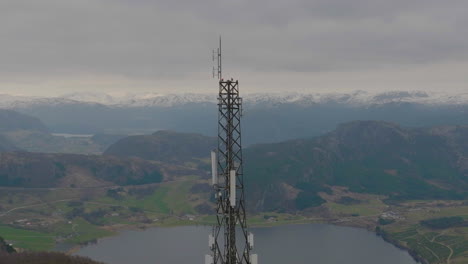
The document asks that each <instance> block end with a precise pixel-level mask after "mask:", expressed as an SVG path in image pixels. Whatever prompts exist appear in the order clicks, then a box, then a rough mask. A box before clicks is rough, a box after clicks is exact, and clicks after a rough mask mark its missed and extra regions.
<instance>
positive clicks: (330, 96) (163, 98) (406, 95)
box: [0, 91, 468, 109]
mask: <svg viewBox="0 0 468 264" xmlns="http://www.w3.org/2000/svg"><path fill="white" fill-rule="evenodd" d="M242 97H243V98H244V102H245V104H246V105H249V106H252V105H262V106H274V105H278V104H291V103H293V104H299V105H313V104H324V103H339V104H346V105H350V106H366V105H379V104H386V103H392V102H399V103H400V102H411V103H419V104H426V105H459V104H468V93H463V94H449V93H435V92H423V91H389V92H381V93H373V92H368V91H354V92H350V93H252V94H242ZM216 102H217V99H216V94H195V93H185V94H159V93H133V94H125V95H122V96H114V95H109V94H105V93H93V92H85V93H70V94H65V95H63V96H58V97H27V96H12V95H6V94H0V107H1V108H10V109H18V108H27V107H31V106H38V105H48V106H51V105H66V104H100V105H104V106H109V107H119V108H126V107H129V108H131V107H171V106H177V105H183V104H189V103H216Z"/></svg>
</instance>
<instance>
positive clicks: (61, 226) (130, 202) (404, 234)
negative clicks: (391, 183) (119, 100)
mask: <svg viewBox="0 0 468 264" xmlns="http://www.w3.org/2000/svg"><path fill="white" fill-rule="evenodd" d="M332 189H333V193H332V194H321V196H322V197H323V198H324V199H325V200H326V201H327V202H326V203H325V204H323V205H322V206H320V207H317V208H312V209H308V210H305V211H302V212H301V213H299V214H288V213H277V212H271V213H261V214H257V215H252V216H250V217H249V224H250V225H251V226H272V225H282V224H301V223H330V224H336V225H346V226H355V227H360V228H366V229H368V230H371V231H377V233H379V234H380V235H382V236H383V237H384V238H385V239H386V240H387V241H389V242H391V243H393V244H395V245H396V246H398V247H401V248H405V249H408V250H409V251H410V253H411V254H412V255H413V256H414V257H415V258H418V259H421V260H422V261H425V262H427V263H431V264H432V263H448V264H459V263H468V227H466V226H456V227H447V228H441V229H431V228H428V227H426V226H424V225H422V224H421V221H422V220H426V219H434V218H441V217H453V216H457V217H458V216H459V217H463V218H464V219H468V201H405V202H400V203H391V204H389V203H388V202H387V203H385V202H384V201H385V197H383V196H378V195H369V194H358V193H351V192H348V191H347V190H346V189H344V188H341V187H333V188H332ZM209 194H210V191H209V189H208V190H207V189H206V183H205V181H203V180H199V179H198V178H197V177H195V176H186V177H184V178H183V179H181V180H178V181H173V182H164V183H160V184H150V185H143V186H138V187H136V186H134V187H115V186H109V187H102V188H61V189H8V188H3V189H2V190H1V192H0V205H1V207H0V236H2V237H4V238H5V239H6V240H7V241H8V242H10V243H12V244H13V245H14V246H15V247H17V248H21V249H27V250H59V249H61V250H70V249H72V248H73V247H76V246H79V245H84V244H86V243H92V242H95V241H97V239H99V238H102V237H105V236H111V235H113V234H115V233H116V232H118V231H119V230H122V229H125V228H148V227H153V226H173V225H196V224H199V225H203V224H211V223H213V220H214V218H213V216H209V215H208V214H209V212H210V210H211V207H210V204H208V203H207V202H206V201H208V200H209ZM57 245H60V246H59V247H57Z"/></svg>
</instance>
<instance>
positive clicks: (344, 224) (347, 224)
mask: <svg viewBox="0 0 468 264" xmlns="http://www.w3.org/2000/svg"><path fill="white" fill-rule="evenodd" d="M307 224H326V225H334V226H341V227H352V228H359V229H365V230H367V231H369V232H371V233H373V234H375V235H376V236H378V237H381V238H382V239H383V240H384V241H385V242H386V243H389V244H391V245H393V246H394V247H396V248H397V249H399V250H403V251H405V252H407V253H408V254H409V255H410V256H411V258H412V259H413V260H414V261H416V262H417V263H421V264H429V262H428V261H427V260H426V259H424V258H422V257H421V256H419V255H418V254H417V253H416V252H415V251H414V250H412V249H411V248H408V247H406V246H404V245H402V244H401V243H399V242H398V241H397V240H394V239H391V238H389V237H388V234H387V233H386V232H385V231H384V230H381V232H379V231H378V230H377V229H376V228H373V229H372V228H370V227H368V226H367V227H364V226H361V225H352V224H353V223H352V222H338V223H337V222H333V221H331V220H330V219H328V220H326V219H323V221H319V220H307V219H301V220H296V221H294V220H291V221H280V222H270V223H268V222H265V223H261V224H253V225H250V226H249V228H270V227H275V226H286V225H307ZM211 225H212V223H208V222H192V223H188V222H181V223H171V224H162V225H116V226H106V227H103V229H106V230H109V231H112V232H113V234H112V235H109V236H104V237H100V238H97V239H96V240H95V241H93V242H89V243H86V244H83V245H74V246H73V247H71V248H70V249H69V250H67V251H66V252H64V253H65V254H68V255H73V254H75V253H76V252H78V251H79V250H80V249H82V248H84V247H86V246H87V245H90V244H97V243H99V242H100V240H102V239H105V238H110V237H114V236H117V235H119V233H121V232H123V231H129V230H133V231H145V230H146V229H150V228H171V227H178V226H211ZM377 227H378V226H377ZM110 264H111V263H110Z"/></svg>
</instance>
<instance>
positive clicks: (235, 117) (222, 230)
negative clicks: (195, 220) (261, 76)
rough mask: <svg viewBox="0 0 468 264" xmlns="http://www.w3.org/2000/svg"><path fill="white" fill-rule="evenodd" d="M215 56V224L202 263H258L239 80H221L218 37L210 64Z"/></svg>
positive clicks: (213, 179)
mask: <svg viewBox="0 0 468 264" xmlns="http://www.w3.org/2000/svg"><path fill="white" fill-rule="evenodd" d="M215 57H217V61H218V68H217V77H218V80H219V95H218V111H219V112H218V149H217V150H215V151H212V152H211V163H212V164H211V165H212V166H211V167H212V184H213V188H214V191H215V199H216V223H215V225H214V226H213V233H212V234H210V235H209V239H208V240H209V242H208V244H209V247H210V250H211V252H212V253H211V254H210V255H206V256H205V264H257V255H256V254H251V253H250V251H251V250H252V249H253V244H254V237H253V234H252V233H249V232H248V230H247V218H246V214H245V197H244V187H245V186H244V174H243V167H242V144H241V124H240V120H241V116H242V98H241V97H240V96H239V81H237V80H236V81H234V80H233V79H230V80H224V79H223V77H222V72H221V70H222V67H221V37H220V38H219V48H218V50H217V52H216V51H213V61H214V60H215ZM213 77H215V67H213Z"/></svg>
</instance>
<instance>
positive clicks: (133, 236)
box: [77, 224, 416, 264]
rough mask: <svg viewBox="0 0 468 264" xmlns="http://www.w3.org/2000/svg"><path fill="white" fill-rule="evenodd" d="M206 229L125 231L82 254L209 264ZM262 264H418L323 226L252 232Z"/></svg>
mask: <svg viewBox="0 0 468 264" xmlns="http://www.w3.org/2000/svg"><path fill="white" fill-rule="evenodd" d="M210 230H211V228H210V227H206V226H183V227H172V228H151V229H147V230H145V231H123V232H121V233H120V234H119V235H118V236H115V237H110V238H105V239H102V240H100V241H99V243H97V244H94V245H89V246H86V247H84V248H82V249H81V250H80V251H79V252H78V253H77V254H78V255H82V256H88V257H90V258H92V259H95V260H99V261H103V262H106V263H108V264H149V263H151V264H187V263H199V264H204V255H205V254H207V253H209V250H208V234H209V233H210ZM251 231H252V232H253V233H254V234H255V249H254V253H258V254H259V263H260V264H285V263H287V264H305V263H311V264H312V263H313V264H415V263H416V262H415V261H414V260H413V259H412V258H411V256H410V255H409V254H408V253H407V252H405V251H403V250H400V249H398V248H396V247H394V246H393V245H391V244H389V243H386V242H385V241H383V240H382V238H380V237H377V236H376V235H375V234H374V233H371V232H368V231H366V230H364V229H357V228H350V227H339V226H332V225H323V224H307V225H290V226H277V227H268V228H253V229H251Z"/></svg>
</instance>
